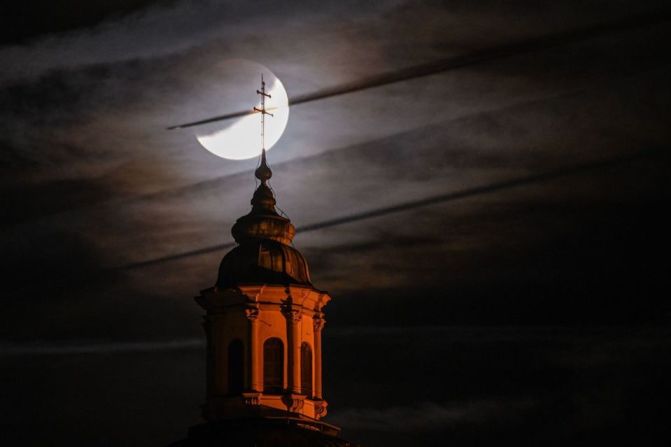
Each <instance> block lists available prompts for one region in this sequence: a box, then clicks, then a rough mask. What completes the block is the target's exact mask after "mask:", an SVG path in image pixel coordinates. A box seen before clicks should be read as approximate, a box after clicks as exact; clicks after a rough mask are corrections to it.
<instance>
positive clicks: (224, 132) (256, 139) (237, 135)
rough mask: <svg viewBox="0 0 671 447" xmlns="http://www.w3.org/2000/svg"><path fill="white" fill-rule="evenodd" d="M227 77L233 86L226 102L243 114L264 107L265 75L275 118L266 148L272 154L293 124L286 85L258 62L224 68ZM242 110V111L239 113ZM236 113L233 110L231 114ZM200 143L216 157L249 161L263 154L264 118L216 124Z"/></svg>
mask: <svg viewBox="0 0 671 447" xmlns="http://www.w3.org/2000/svg"><path fill="white" fill-rule="evenodd" d="M223 66H224V67H225V68H224V70H225V71H227V73H225V74H222V78H224V79H228V80H229V82H230V85H228V86H227V87H228V88H227V92H226V94H222V98H221V100H222V102H224V103H226V104H227V105H228V106H229V107H230V106H231V105H236V106H238V107H242V110H244V109H245V108H248V109H249V110H250V111H251V110H252V108H253V107H261V97H260V95H257V94H256V90H257V89H259V90H260V89H261V75H262V74H263V79H264V81H265V82H266V92H267V93H268V94H269V95H270V98H266V110H267V111H268V112H269V113H272V114H273V116H266V120H265V146H266V151H269V150H270V149H271V148H272V147H273V146H274V145H275V144H276V143H277V142H278V141H279V139H280V137H281V136H282V134H283V133H284V130H285V129H286V127H287V122H288V121H289V97H288V96H287V91H286V89H285V88H284V85H283V84H282V82H281V81H280V80H279V79H278V78H277V76H275V74H274V73H273V72H271V71H270V70H269V69H268V68H266V67H264V66H263V65H261V64H258V63H256V62H252V61H247V60H233V61H230V62H229V63H226V64H223ZM227 108H228V107H227ZM238 110H239V109H238ZM231 111H233V110H231ZM196 138H197V139H198V142H199V143H200V144H201V145H202V146H203V147H204V148H205V149H207V150H208V151H210V152H211V153H213V154H214V155H216V156H218V157H221V158H225V159H228V160H246V159H249V158H254V157H258V156H259V155H260V154H261V144H262V143H261V115H260V114H259V113H255V114H251V115H247V116H243V117H241V118H238V119H236V120H234V121H229V122H222V123H216V124H215V125H214V128H213V127H212V125H210V126H208V127H207V128H206V129H205V130H201V131H200V133H196Z"/></svg>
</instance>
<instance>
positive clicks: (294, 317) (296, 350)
mask: <svg viewBox="0 0 671 447" xmlns="http://www.w3.org/2000/svg"><path fill="white" fill-rule="evenodd" d="M284 315H285V316H286V318H287V323H288V326H289V327H288V330H287V338H288V340H287V344H288V346H287V351H288V354H289V355H288V357H289V365H288V376H289V391H290V392H291V393H292V394H300V393H301V326H300V324H301V317H302V313H301V311H300V310H299V309H293V308H289V309H287V310H286V311H285V312H284Z"/></svg>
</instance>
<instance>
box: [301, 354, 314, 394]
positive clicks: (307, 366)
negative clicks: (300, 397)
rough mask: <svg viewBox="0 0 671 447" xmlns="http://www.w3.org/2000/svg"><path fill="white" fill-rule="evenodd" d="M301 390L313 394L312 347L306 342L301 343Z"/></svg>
mask: <svg viewBox="0 0 671 447" xmlns="http://www.w3.org/2000/svg"><path fill="white" fill-rule="evenodd" d="M301 392H302V393H303V394H305V395H307V396H312V348H310V345H309V344H307V343H305V342H303V344H301Z"/></svg>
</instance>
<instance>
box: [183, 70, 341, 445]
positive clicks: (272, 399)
mask: <svg viewBox="0 0 671 447" xmlns="http://www.w3.org/2000/svg"><path fill="white" fill-rule="evenodd" d="M261 82H262V84H261V90H260V91H258V92H257V93H259V94H260V95H261V107H260V108H256V107H255V108H254V110H255V111H256V112H260V113H261V126H262V133H261V135H263V124H264V120H265V115H271V114H270V113H268V112H267V111H266V109H265V98H266V97H269V95H267V94H266V92H265V84H264V83H263V79H262V81H261ZM271 116H272V115H271ZM262 141H263V140H262ZM255 175H256V178H257V179H259V180H260V182H261V183H260V185H259V186H258V188H257V189H256V191H255V192H254V195H253V197H252V201H251V204H252V210H251V212H250V213H249V214H247V215H245V216H242V217H240V218H239V219H238V220H237V221H236V222H235V224H234V225H233V228H232V230H231V232H232V234H233V238H234V239H235V241H236V242H237V246H236V247H235V248H233V249H232V250H231V251H230V252H228V253H227V254H226V255H225V256H224V258H223V259H222V261H221V265H220V266H219V275H218V278H217V282H216V284H215V285H214V287H211V288H209V289H205V290H203V291H201V293H200V295H199V296H198V297H196V301H197V302H198V304H200V305H201V306H202V307H203V308H204V309H205V311H206V315H205V322H204V327H205V333H206V335H207V401H206V403H205V405H203V416H204V418H205V420H206V422H205V423H204V424H200V425H197V426H194V427H191V429H190V430H189V436H188V438H187V439H185V440H183V441H180V442H178V443H175V444H173V446H204V445H207V446H211V445H227V446H249V447H285V446H287V447H288V446H291V447H301V446H330V447H346V446H352V444H351V443H349V442H347V441H344V440H342V439H340V438H338V437H337V436H338V435H339V433H340V429H339V428H338V427H335V426H333V425H330V424H327V423H325V422H323V421H321V420H320V419H321V418H323V417H324V416H325V415H326V401H325V400H324V399H323V396H322V329H323V327H324V306H326V304H327V303H328V302H329V300H330V299H331V298H330V297H329V295H328V294H327V293H326V292H323V291H321V290H318V289H316V288H315V287H314V286H313V285H312V283H311V282H310V274H309V271H308V265H307V263H306V262H305V258H304V257H303V255H302V254H301V253H300V252H299V251H298V250H296V249H295V248H294V247H293V246H292V245H291V243H292V240H293V237H294V234H295V232H296V230H295V228H294V226H293V225H292V224H291V222H290V221H289V219H287V218H286V217H283V216H281V215H279V214H278V213H277V211H276V210H275V197H274V195H273V191H272V190H271V188H270V186H269V185H268V181H269V180H270V177H271V176H272V171H271V170H270V168H269V167H268V164H267V162H266V152H265V148H264V147H263V145H262V150H261V163H260V165H259V167H258V168H257V169H256V171H255Z"/></svg>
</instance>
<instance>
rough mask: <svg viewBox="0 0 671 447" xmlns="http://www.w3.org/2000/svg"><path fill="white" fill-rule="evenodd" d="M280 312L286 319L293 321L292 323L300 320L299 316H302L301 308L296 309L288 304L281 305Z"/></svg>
mask: <svg viewBox="0 0 671 447" xmlns="http://www.w3.org/2000/svg"><path fill="white" fill-rule="evenodd" d="M282 314H283V315H284V316H285V317H286V318H287V320H290V321H293V322H294V323H297V322H299V321H301V318H302V317H303V312H302V311H301V309H296V308H294V307H290V306H289V305H285V306H284V307H283V309H282Z"/></svg>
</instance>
